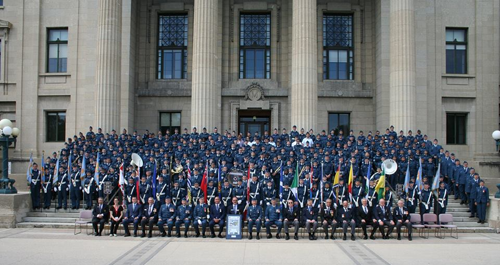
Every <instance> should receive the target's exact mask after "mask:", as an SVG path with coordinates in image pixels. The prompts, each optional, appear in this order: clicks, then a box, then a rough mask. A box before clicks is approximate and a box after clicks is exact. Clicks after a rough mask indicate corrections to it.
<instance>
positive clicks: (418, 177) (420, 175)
mask: <svg viewBox="0 0 500 265" xmlns="http://www.w3.org/2000/svg"><path fill="white" fill-rule="evenodd" d="M418 161H419V163H420V166H419V167H418V173H417V180H416V183H415V184H417V187H418V189H419V190H422V189H423V188H424V183H422V159H420V158H419V159H418Z"/></svg>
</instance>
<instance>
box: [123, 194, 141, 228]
mask: <svg viewBox="0 0 500 265" xmlns="http://www.w3.org/2000/svg"><path fill="white" fill-rule="evenodd" d="M141 218H142V206H141V205H140V204H139V203H138V202H137V197H132V202H131V203H130V204H129V205H127V211H126V213H125V216H124V217H123V221H122V225H123V230H124V231H125V237H128V236H130V232H129V230H128V225H129V224H130V223H133V225H134V237H137V229H138V227H139V223H140V222H141Z"/></svg>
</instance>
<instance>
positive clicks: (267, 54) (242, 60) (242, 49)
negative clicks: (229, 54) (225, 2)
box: [238, 12, 273, 79]
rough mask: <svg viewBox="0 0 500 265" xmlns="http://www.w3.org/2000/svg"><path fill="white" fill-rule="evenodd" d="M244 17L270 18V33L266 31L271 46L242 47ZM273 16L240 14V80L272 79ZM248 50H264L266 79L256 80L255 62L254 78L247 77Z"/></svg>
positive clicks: (266, 14) (268, 14)
mask: <svg viewBox="0 0 500 265" xmlns="http://www.w3.org/2000/svg"><path fill="white" fill-rule="evenodd" d="M244 16H268V17H269V25H266V27H267V26H268V27H269V31H267V30H266V33H268V34H269V38H266V39H268V40H269V45H265V46H263V45H253V44H252V45H242V43H241V42H242V36H243V34H242V30H241V24H242V23H241V21H242V19H243V17H244ZM272 23H273V21H272V14H271V12H244V13H240V14H239V23H238V30H239V35H238V47H239V50H238V51H239V53H238V62H239V63H238V68H239V69H238V78H239V79H271V45H272ZM247 50H254V52H255V51H257V50H264V65H263V66H264V68H263V70H264V77H263V78H256V77H255V76H256V72H257V71H256V70H255V69H256V67H255V66H256V62H255V61H254V75H253V76H254V77H253V78H248V77H247V67H246V51H247Z"/></svg>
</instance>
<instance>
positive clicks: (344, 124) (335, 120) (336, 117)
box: [328, 113, 351, 135]
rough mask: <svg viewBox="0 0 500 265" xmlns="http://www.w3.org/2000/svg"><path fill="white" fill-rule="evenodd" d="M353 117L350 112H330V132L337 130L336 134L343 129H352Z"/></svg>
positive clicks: (345, 130) (347, 130) (346, 130)
mask: <svg viewBox="0 0 500 265" xmlns="http://www.w3.org/2000/svg"><path fill="white" fill-rule="evenodd" d="M350 124H351V118H350V114H349V113H328V132H331V131H332V130H335V135H337V134H338V133H339V131H340V130H342V131H343V132H344V133H346V132H349V131H350V127H351V126H350Z"/></svg>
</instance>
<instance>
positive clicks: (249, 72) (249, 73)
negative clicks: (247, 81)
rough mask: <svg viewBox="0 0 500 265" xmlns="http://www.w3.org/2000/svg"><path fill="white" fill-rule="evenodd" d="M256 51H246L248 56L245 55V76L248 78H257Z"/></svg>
mask: <svg viewBox="0 0 500 265" xmlns="http://www.w3.org/2000/svg"><path fill="white" fill-rule="evenodd" d="M254 54H255V51H254V50H247V51H246V56H245V60H246V62H245V68H246V69H245V70H246V71H245V76H246V78H255V75H254V73H255V69H254V65H255V58H254Z"/></svg>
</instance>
